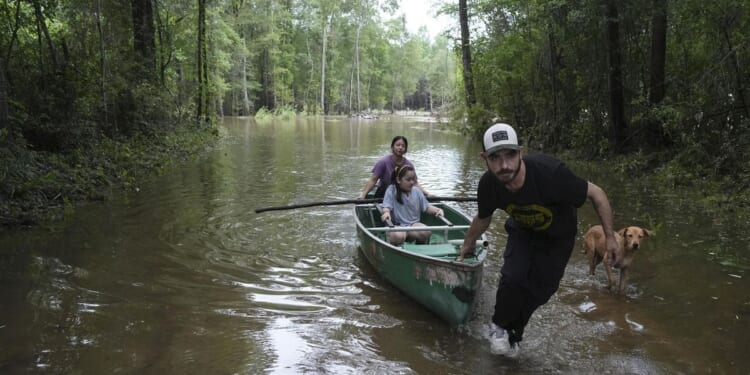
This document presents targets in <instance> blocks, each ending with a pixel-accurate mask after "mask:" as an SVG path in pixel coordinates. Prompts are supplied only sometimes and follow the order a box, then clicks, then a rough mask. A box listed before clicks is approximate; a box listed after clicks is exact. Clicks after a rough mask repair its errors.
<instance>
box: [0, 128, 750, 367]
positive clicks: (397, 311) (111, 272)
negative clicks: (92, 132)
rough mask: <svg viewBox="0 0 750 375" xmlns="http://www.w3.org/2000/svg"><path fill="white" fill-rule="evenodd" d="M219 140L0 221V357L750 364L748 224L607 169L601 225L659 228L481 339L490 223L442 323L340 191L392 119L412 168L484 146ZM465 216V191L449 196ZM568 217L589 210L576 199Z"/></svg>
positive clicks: (142, 362)
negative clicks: (382, 253)
mask: <svg viewBox="0 0 750 375" xmlns="http://www.w3.org/2000/svg"><path fill="white" fill-rule="evenodd" d="M224 126H225V127H226V129H227V131H228V133H229V134H230V140H229V142H228V143H227V144H226V145H224V146H222V147H221V148H219V149H217V150H215V151H211V152H209V153H208V154H206V155H205V156H203V157H201V158H199V159H198V160H195V161H193V162H189V163H187V164H185V165H182V166H179V167H177V168H175V169H174V170H173V171H170V172H168V173H167V174H165V175H163V176H160V177H158V178H156V179H154V180H153V181H150V182H148V183H144V184H143V185H141V186H139V188H140V190H139V192H137V193H136V192H131V193H128V194H123V195H122V196H120V197H117V198H116V199H114V200H112V201H110V202H106V203H97V204H90V205H88V206H86V207H82V208H80V209H78V210H77V211H76V214H75V215H74V217H73V218H72V219H71V220H70V221H69V222H68V223H67V225H66V226H64V227H62V228H60V229H57V230H49V229H43V228H35V229H31V230H21V231H14V232H8V233H3V234H0V244H1V245H0V246H1V247H0V372H1V373H4V374H12V373H29V372H32V373H55V374H57V373H116V372H122V373H161V374H164V373H170V374H172V373H174V374H187V373H217V374H224V373H247V374H302V373H314V374H322V373H324V374H383V373H388V374H393V373H399V374H490V373H493V374H494V373H501V372H503V371H508V372H510V371H513V372H515V373H571V374H573V373H575V374H578V373H612V374H620V373H629V374H674V373H685V374H692V373H698V374H704V373H715V374H735V373H747V372H748V371H750V370H749V369H750V357H748V355H747V353H750V323H749V322H750V282H749V279H750V274H748V269H749V267H750V260H749V259H748V254H750V251H748V250H750V247H749V245H748V231H747V229H746V227H747V224H748V223H747V222H743V220H744V219H738V217H737V216H728V217H725V216H721V215H717V214H713V213H706V212H700V211H699V210H697V209H696V208H694V206H693V205H692V204H691V203H692V202H691V200H690V199H688V198H686V197H685V196H684V195H683V194H681V193H675V194H674V195H673V196H663V195H661V196H659V195H657V194H656V193H654V190H653V189H652V188H651V187H649V186H647V185H646V184H644V183H642V182H640V181H630V180H628V179H625V178H622V177H621V176H618V174H617V173H615V172H612V171H594V170H586V169H585V168H587V167H586V166H585V165H583V164H580V165H579V164H578V163H574V162H572V163H570V164H571V166H572V167H573V169H574V170H576V171H577V172H579V174H581V175H582V176H585V177H587V178H589V179H591V180H592V181H594V182H596V183H597V184H599V185H600V186H602V187H604V188H605V190H606V191H607V193H608V195H609V196H610V199H611V200H612V202H613V206H614V208H615V211H616V219H615V221H616V226H617V227H621V226H624V225H626V224H627V225H630V224H634V225H639V226H645V227H652V229H658V230H657V236H656V237H654V238H652V239H649V242H648V243H647V244H646V245H645V247H644V249H643V250H642V251H641V252H640V253H639V254H638V255H637V257H636V259H635V261H634V264H633V266H632V268H631V275H630V282H629V287H628V289H627V292H626V295H625V296H617V295H613V294H612V293H610V292H608V291H607V290H606V289H605V288H604V287H605V285H606V284H605V275H604V272H603V269H602V268H601V266H600V267H599V268H598V270H597V275H596V276H594V277H590V276H588V274H587V272H588V265H587V260H586V259H585V257H584V255H583V254H581V253H580V252H579V251H578V249H576V250H575V251H574V254H573V257H572V259H571V263H570V265H569V266H568V269H567V272H566V275H565V277H564V279H563V282H562V285H561V288H560V291H559V292H558V293H557V294H556V295H555V296H554V297H553V298H552V300H551V301H550V303H548V304H547V305H545V306H543V307H542V308H541V309H540V310H539V311H538V313H537V314H536V315H535V316H534V317H533V318H532V320H531V323H530V325H529V327H528V328H527V330H526V334H525V340H524V342H523V344H524V346H523V352H522V354H521V356H520V357H519V358H516V359H507V358H503V357H498V356H494V355H492V354H491V353H490V352H489V350H488V347H487V345H486V341H485V340H484V335H485V323H486V322H487V321H488V320H489V317H490V315H491V311H492V308H493V303H494V294H495V288H496V284H497V279H498V273H499V267H500V263H501V261H502V247H503V244H504V241H505V237H504V236H505V234H504V232H503V230H502V227H501V222H502V220H503V219H504V215H498V214H497V213H496V215H495V220H494V222H493V225H492V226H491V230H490V231H489V232H488V235H489V237H490V239H491V242H492V250H491V253H490V255H489V257H488V259H487V261H486V268H485V279H484V285H483V292H482V296H481V297H480V299H479V301H478V304H477V307H476V310H477V312H476V316H475V317H474V318H473V319H472V320H471V321H470V322H469V323H468V324H467V325H465V326H463V327H460V328H458V329H452V328H450V327H448V326H446V325H445V324H444V323H443V322H442V321H440V320H439V319H438V318H436V317H435V316H434V315H432V314H431V313H429V312H427V311H426V310H424V309H422V308H421V307H420V306H418V305H416V304H415V303H414V302H412V301H411V300H409V299H408V298H406V297H405V296H404V295H401V294H400V293H398V292H397V291H396V290H394V289H393V288H392V287H391V286H390V285H388V284H387V283H385V282H383V280H381V279H380V278H379V277H378V276H377V275H375V274H374V273H373V271H372V269H371V268H370V267H369V266H368V265H367V264H366V263H365V262H364V259H363V258H362V257H360V256H359V254H358V252H357V243H356V240H355V228H354V223H353V215H352V212H351V207H349V206H331V207H311V208H305V209H299V210H289V211H275V212H267V213H263V214H255V213H254V210H255V209H256V208H261V207H268V206H279V205H286V204H292V203H302V202H310V201H327V200H337V199H353V198H354V197H356V196H357V194H358V192H359V191H360V190H361V188H362V187H363V186H364V181H365V179H366V178H367V177H368V176H369V170H370V168H371V167H372V165H373V164H374V162H375V161H376V160H377V158H379V157H381V156H383V155H385V154H387V153H388V152H389V144H390V140H391V138H392V137H393V136H394V135H398V134H401V135H405V136H406V137H407V138H408V139H409V142H410V144H409V152H408V154H407V157H408V158H409V159H411V160H412V161H414V163H415V164H416V166H417V170H418V172H419V176H420V182H421V183H422V184H423V185H424V186H425V187H427V188H428V190H429V191H430V192H431V193H433V194H435V195H440V196H470V195H473V194H474V190H475V187H476V183H477V181H478V179H479V176H480V175H481V174H482V173H483V171H484V168H485V167H484V165H483V164H482V162H481V159H479V158H478V153H479V151H480V145H479V144H477V142H472V141H467V140H466V139H465V138H464V137H462V136H461V135H458V134H454V133H450V132H444V131H440V130H438V127H437V126H436V125H435V124H434V123H427V122H420V121H419V119H416V118H415V119H410V118H403V119H393V120H390V119H381V120H356V119H355V120H349V119H345V118H330V119H325V120H321V119H317V120H298V121H296V122H290V123H282V122H278V123H277V122H267V123H255V122H254V121H253V120H249V119H226V120H225V123H224ZM455 205H456V206H458V207H460V208H461V209H462V210H464V211H465V212H467V213H468V214H470V215H473V214H474V213H475V212H476V207H475V205H474V204H473V203H455ZM579 212H580V215H579V219H580V221H581V222H580V225H579V229H580V231H581V232H583V231H584V230H585V229H586V228H587V227H588V226H589V225H592V224H595V223H596V221H597V219H596V215H595V213H594V211H593V209H592V208H591V207H590V204H588V203H587V205H586V206H585V207H584V208H582V209H581V210H580V211H579Z"/></svg>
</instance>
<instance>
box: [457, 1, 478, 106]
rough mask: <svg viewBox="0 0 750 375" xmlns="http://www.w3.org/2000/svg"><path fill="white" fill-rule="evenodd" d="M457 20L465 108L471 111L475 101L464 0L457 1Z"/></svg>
mask: <svg viewBox="0 0 750 375" xmlns="http://www.w3.org/2000/svg"><path fill="white" fill-rule="evenodd" d="M458 19H459V23H460V24H461V57H462V61H463V66H464V91H465V94H466V106H467V107H468V108H469V109H471V108H472V107H473V106H474V104H476V102H477V99H476V96H475V94H474V92H475V91H474V76H473V75H472V73H471V47H470V36H469V9H468V5H467V4H466V0H458Z"/></svg>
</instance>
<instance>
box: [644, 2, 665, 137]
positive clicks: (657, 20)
mask: <svg viewBox="0 0 750 375" xmlns="http://www.w3.org/2000/svg"><path fill="white" fill-rule="evenodd" d="M653 5H654V14H653V15H652V16H651V66H650V69H649V71H650V82H649V95H648V103H649V105H650V106H651V107H655V106H658V105H659V104H661V102H662V101H663V100H664V96H665V95H666V87H665V71H666V69H665V67H666V61H667V0H654V2H653ZM668 138H669V137H668V135H667V134H665V133H664V131H663V125H662V123H661V122H660V121H658V120H657V119H656V118H653V117H649V121H648V123H647V131H646V139H645V143H646V144H647V145H648V146H649V148H651V149H653V150H656V149H659V148H660V147H663V146H667V145H669V144H670V143H671V142H670V141H669V139H668Z"/></svg>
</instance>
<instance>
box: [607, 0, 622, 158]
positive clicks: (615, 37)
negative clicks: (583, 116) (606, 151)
mask: <svg viewBox="0 0 750 375" xmlns="http://www.w3.org/2000/svg"><path fill="white" fill-rule="evenodd" d="M605 1H606V11H605V16H606V25H607V53H608V57H609V59H608V71H609V115H610V121H611V122H610V124H611V128H610V142H611V144H612V145H613V148H614V149H615V150H621V149H622V147H623V146H624V135H625V127H626V121H625V102H624V101H625V99H624V95H623V84H622V57H621V56H622V52H621V51H620V16H619V12H618V9H617V0H605Z"/></svg>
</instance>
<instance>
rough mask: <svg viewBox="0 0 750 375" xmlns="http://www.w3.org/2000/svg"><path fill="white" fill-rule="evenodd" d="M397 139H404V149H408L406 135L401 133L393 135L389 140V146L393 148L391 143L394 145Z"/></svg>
mask: <svg viewBox="0 0 750 375" xmlns="http://www.w3.org/2000/svg"><path fill="white" fill-rule="evenodd" d="M399 139H401V140H403V141H404V151H408V150H409V141H407V140H406V137H404V136H403V135H397V136H395V137H393V140H392V141H391V148H393V145H395V144H396V142H397V141H398V140H399Z"/></svg>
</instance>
